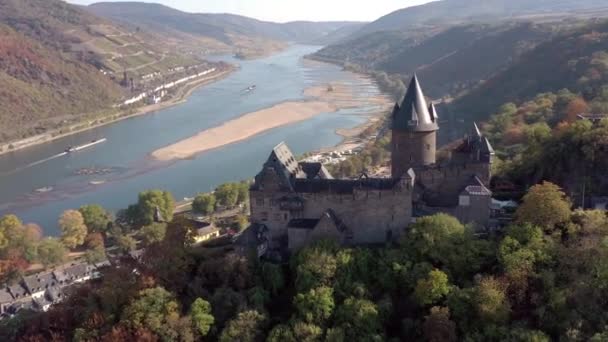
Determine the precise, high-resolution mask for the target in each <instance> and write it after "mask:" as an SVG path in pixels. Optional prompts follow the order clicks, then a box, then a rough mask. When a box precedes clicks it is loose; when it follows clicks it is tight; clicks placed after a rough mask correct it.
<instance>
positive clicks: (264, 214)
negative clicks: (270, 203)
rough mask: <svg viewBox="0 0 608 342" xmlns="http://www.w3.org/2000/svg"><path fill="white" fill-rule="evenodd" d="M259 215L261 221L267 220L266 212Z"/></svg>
mask: <svg viewBox="0 0 608 342" xmlns="http://www.w3.org/2000/svg"><path fill="white" fill-rule="evenodd" d="M260 216H261V217H262V221H268V213H267V212H263V213H261V214H260Z"/></svg>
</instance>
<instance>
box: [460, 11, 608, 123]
mask: <svg viewBox="0 0 608 342" xmlns="http://www.w3.org/2000/svg"><path fill="white" fill-rule="evenodd" d="M604 84H608V22H604V23H599V24H594V25H590V26H587V27H584V28H580V29H576V30H574V31H573V32H569V33H565V34H562V35H560V36H558V37H556V38H554V39H552V40H550V41H548V42H545V43H543V44H540V45H538V46H537V47H536V48H535V49H533V50H532V51H530V52H528V53H526V54H524V55H523V56H522V57H521V58H520V59H519V60H518V61H517V62H516V63H514V64H513V65H511V66H510V67H509V68H507V69H506V70H504V71H503V72H501V73H499V74H497V75H495V76H494V77H492V78H490V79H488V80H487V81H486V82H484V83H483V84H482V85H480V86H479V87H477V88H476V89H474V90H473V91H471V92H470V93H469V94H467V95H465V96H463V97H462V98H460V99H458V100H457V101H455V102H454V103H453V104H451V105H450V106H449V108H450V109H451V112H453V113H454V114H455V115H457V116H458V117H460V118H464V119H476V120H485V119H487V118H488V117H489V115H491V114H492V113H494V112H496V111H497V109H498V107H499V106H501V105H502V104H504V103H506V102H510V101H513V102H518V103H519V102H522V101H525V100H529V99H531V98H533V97H534V96H535V95H536V94H538V93H543V92H556V91H558V90H560V89H564V88H567V89H570V90H571V91H575V92H581V93H583V95H584V96H585V97H586V98H594V97H597V96H599V94H594V93H592V92H597V91H598V89H600V90H601V89H603V88H602V86H603V85H604ZM596 109H597V110H599V111H601V112H606V111H608V108H596Z"/></svg>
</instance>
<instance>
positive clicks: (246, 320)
mask: <svg viewBox="0 0 608 342" xmlns="http://www.w3.org/2000/svg"><path fill="white" fill-rule="evenodd" d="M265 324H266V316H264V315H263V314H261V313H259V312H257V311H255V310H249V311H244V312H241V313H239V314H238V316H237V317H236V318H235V319H233V320H231V321H230V322H228V324H227V325H226V327H225V328H224V330H222V333H221V335H220V338H219V341H220V342H232V341H241V342H255V341H258V340H259V339H260V338H261V337H262V334H263V332H264V326H265Z"/></svg>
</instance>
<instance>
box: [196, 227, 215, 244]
mask: <svg viewBox="0 0 608 342" xmlns="http://www.w3.org/2000/svg"><path fill="white" fill-rule="evenodd" d="M201 225H202V227H200V228H198V229H196V230H195V234H194V236H193V239H194V243H195V244H199V243H202V242H205V241H209V240H211V239H215V238H217V237H219V236H220V229H219V228H217V227H216V226H215V225H214V224H213V223H201Z"/></svg>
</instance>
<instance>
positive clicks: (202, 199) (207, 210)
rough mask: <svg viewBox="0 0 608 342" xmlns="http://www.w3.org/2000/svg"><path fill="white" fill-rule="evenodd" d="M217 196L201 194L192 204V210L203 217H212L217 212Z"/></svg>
mask: <svg viewBox="0 0 608 342" xmlns="http://www.w3.org/2000/svg"><path fill="white" fill-rule="evenodd" d="M215 203H216V200H215V195H213V194H199V195H198V196H196V198H195V199H194V202H192V210H194V211H195V212H197V213H201V214H203V215H211V214H213V212H214V211H215Z"/></svg>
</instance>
